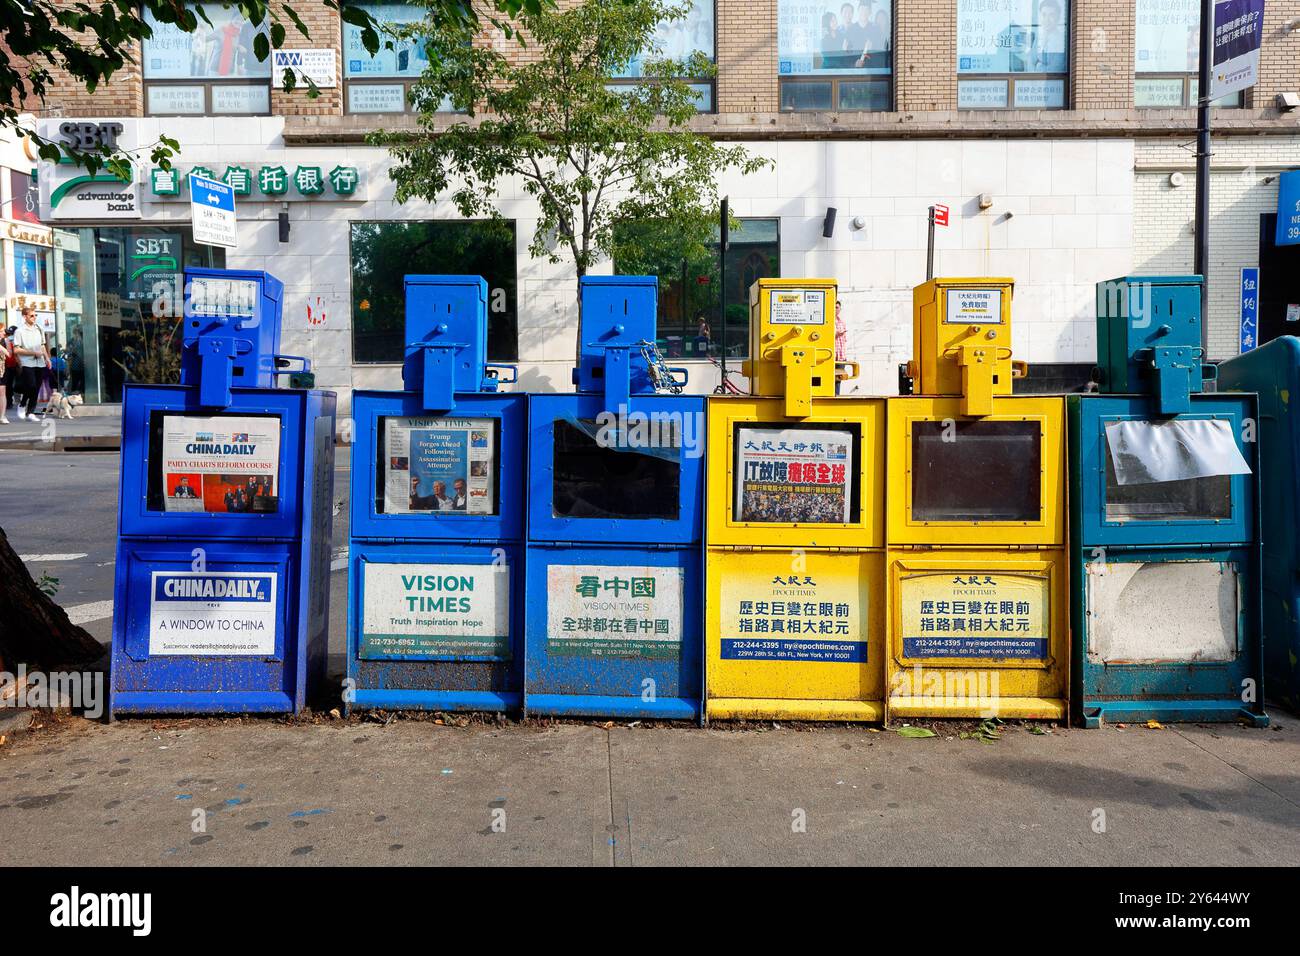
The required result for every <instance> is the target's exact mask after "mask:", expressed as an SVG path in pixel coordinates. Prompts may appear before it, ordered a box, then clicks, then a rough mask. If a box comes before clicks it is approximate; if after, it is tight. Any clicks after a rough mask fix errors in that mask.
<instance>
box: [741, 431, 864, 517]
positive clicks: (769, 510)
mask: <svg viewBox="0 0 1300 956" xmlns="http://www.w3.org/2000/svg"><path fill="white" fill-rule="evenodd" d="M736 442H737V445H738V448H739V462H738V463H737V464H738V468H737V472H736V473H737V474H738V475H739V476H740V480H739V481H738V482H737V483H736V502H735V509H736V514H738V515H739V516H740V520H741V521H775V522H824V523H827V524H847V523H848V520H849V505H850V501H849V499H850V495H851V494H852V491H851V486H852V480H853V475H852V473H851V470H850V466H851V463H852V461H853V435H852V433H850V432H847V431H836V430H833V429H817V430H814V429H807V428H741V429H739V431H738V434H737V436H736Z"/></svg>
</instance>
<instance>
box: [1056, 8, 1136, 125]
mask: <svg viewBox="0 0 1300 956" xmlns="http://www.w3.org/2000/svg"><path fill="white" fill-rule="evenodd" d="M1135 10H1136V6H1135V5H1134V4H1132V3H1119V2H1116V0H1074V11H1073V32H1074V43H1073V44H1072V46H1073V50H1072V55H1073V63H1074V107H1075V109H1081V110H1085V109H1094V110H1126V109H1129V108H1131V107H1132V105H1133V30H1134V14H1135Z"/></svg>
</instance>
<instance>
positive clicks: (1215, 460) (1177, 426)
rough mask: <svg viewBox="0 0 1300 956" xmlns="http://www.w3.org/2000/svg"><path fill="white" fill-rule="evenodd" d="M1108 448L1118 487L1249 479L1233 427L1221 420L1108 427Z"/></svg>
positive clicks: (1248, 472)
mask: <svg viewBox="0 0 1300 956" xmlns="http://www.w3.org/2000/svg"><path fill="white" fill-rule="evenodd" d="M1106 443H1107V444H1108V445H1109V446H1110V456H1111V460H1112V461H1113V462H1114V463H1115V478H1116V480H1117V481H1118V482H1119V483H1120V484H1121V485H1147V484H1152V483H1154V482H1157V481H1182V480H1185V479H1188V478H1209V477H1212V476H1214V475H1249V474H1250V465H1248V464H1246V459H1245V458H1243V457H1242V454H1241V449H1239V448H1238V447H1237V441H1236V438H1235V437H1234V436H1233V434H1232V423H1231V422H1227V421H1224V420H1222V419H1207V418H1189V419H1181V418H1176V419H1172V420H1170V421H1167V422H1142V421H1122V422H1110V423H1109V424H1107V425H1106Z"/></svg>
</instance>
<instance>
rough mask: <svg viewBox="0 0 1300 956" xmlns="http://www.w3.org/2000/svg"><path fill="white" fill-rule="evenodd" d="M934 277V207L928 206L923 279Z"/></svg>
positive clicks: (927, 280)
mask: <svg viewBox="0 0 1300 956" xmlns="http://www.w3.org/2000/svg"><path fill="white" fill-rule="evenodd" d="M933 278H934V207H933V206H931V207H930V237H929V238H928V239H927V240H926V242H925V281H926V282H929V281H930V280H931V279H933Z"/></svg>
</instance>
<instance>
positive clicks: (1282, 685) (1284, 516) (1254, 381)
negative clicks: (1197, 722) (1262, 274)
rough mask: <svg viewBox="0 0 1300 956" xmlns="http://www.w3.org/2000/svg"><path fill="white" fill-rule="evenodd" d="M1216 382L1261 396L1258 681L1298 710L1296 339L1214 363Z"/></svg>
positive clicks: (1299, 427)
mask: <svg viewBox="0 0 1300 956" xmlns="http://www.w3.org/2000/svg"><path fill="white" fill-rule="evenodd" d="M1219 387H1220V388H1222V389H1225V390H1229V391H1242V392H1254V393H1255V394H1257V395H1258V396H1259V399H1258V400H1259V455H1260V463H1259V465H1260V467H1259V472H1260V477H1259V484H1260V515H1261V520H1260V524H1261V538H1262V542H1263V548H1264V575H1263V583H1264V618H1263V620H1264V628H1263V644H1264V648H1263V653H1264V681H1265V684H1266V685H1267V687H1268V694H1269V697H1270V698H1272V699H1277V700H1280V701H1282V702H1283V703H1285V704H1286V705H1287V706H1288V707H1290V708H1291V710H1292V711H1295V712H1296V713H1300V508H1298V507H1297V502H1300V418H1298V417H1297V416H1296V414H1295V413H1294V411H1293V409H1294V408H1295V404H1296V402H1297V401H1300V339H1297V338H1296V337H1294V336H1291V335H1287V336H1284V337H1282V338H1279V339H1274V340H1273V341H1271V342H1268V343H1267V344H1265V345H1262V346H1260V347H1259V348H1257V349H1255V350H1254V351H1251V352H1245V353H1243V354H1242V355H1239V356H1237V357H1236V358H1233V359H1229V360H1228V361H1226V362H1222V363H1220V364H1219Z"/></svg>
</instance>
